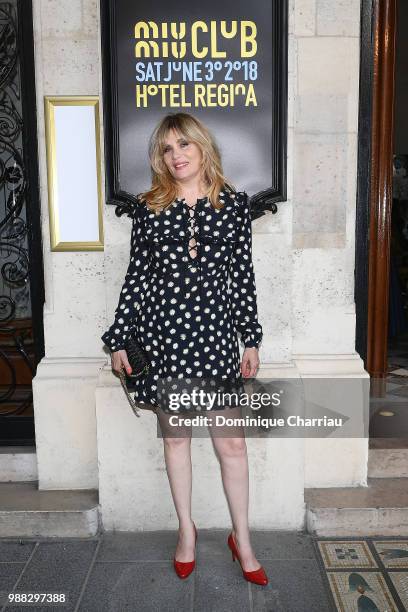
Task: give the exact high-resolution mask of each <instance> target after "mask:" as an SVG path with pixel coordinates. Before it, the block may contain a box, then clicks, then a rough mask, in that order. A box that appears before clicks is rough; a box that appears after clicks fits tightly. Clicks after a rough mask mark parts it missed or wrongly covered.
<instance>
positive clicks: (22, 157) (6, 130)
mask: <svg viewBox="0 0 408 612" xmlns="http://www.w3.org/2000/svg"><path fill="white" fill-rule="evenodd" d="M34 77H35V72H34V45H33V26H32V5H31V0H8V1H7V2H4V1H2V0H0V445H3V446H4V445H11V444H13V445H26V444H33V443H34V416H33V402H32V378H33V376H34V375H35V373H36V367H37V364H38V362H39V361H40V359H41V358H42V357H43V355H44V334H43V314H42V309H43V304H44V277H43V261H42V246H41V227H40V205H39V188H38V157H37V117H36V99H35V78H34Z"/></svg>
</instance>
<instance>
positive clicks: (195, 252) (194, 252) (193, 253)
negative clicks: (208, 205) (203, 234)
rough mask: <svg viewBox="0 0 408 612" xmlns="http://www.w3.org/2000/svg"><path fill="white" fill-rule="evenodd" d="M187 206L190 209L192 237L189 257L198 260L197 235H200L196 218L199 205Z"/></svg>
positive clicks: (190, 234) (189, 221)
mask: <svg viewBox="0 0 408 612" xmlns="http://www.w3.org/2000/svg"><path fill="white" fill-rule="evenodd" d="M186 206H187V208H188V213H189V218H188V231H189V236H190V240H189V242H188V255H189V257H190V258H191V259H196V257H197V256H198V247H197V235H198V233H199V232H198V223H197V216H196V207H197V204H193V205H192V206H190V204H187V203H186Z"/></svg>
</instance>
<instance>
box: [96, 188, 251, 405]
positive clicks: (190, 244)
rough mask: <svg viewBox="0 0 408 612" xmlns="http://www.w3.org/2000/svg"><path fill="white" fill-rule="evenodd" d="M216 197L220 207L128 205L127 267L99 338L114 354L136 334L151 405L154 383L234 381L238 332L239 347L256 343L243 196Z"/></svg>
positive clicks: (140, 388)
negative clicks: (157, 208) (108, 322)
mask: <svg viewBox="0 0 408 612" xmlns="http://www.w3.org/2000/svg"><path fill="white" fill-rule="evenodd" d="M220 199H221V201H222V202H224V207H223V208H222V209H221V210H216V209H215V208H214V207H213V206H212V204H211V202H210V201H209V200H208V198H207V197H205V198H201V199H198V200H197V202H196V204H195V205H193V206H192V205H191V204H187V202H186V201H185V199H184V198H182V199H180V198H177V199H176V200H175V201H174V202H172V204H171V205H170V206H169V207H168V208H167V210H165V211H163V212H161V213H160V214H156V213H154V212H152V211H150V210H149V209H148V207H147V205H146V202H139V203H138V204H137V205H135V206H134V210H133V215H132V233H131V248H130V261H129V266H128V270H127V272H126V276H125V281H124V283H123V286H122V290H121V293H120V296H119V303H118V306H117V308H116V311H115V319H114V322H113V324H112V325H111V326H110V328H109V329H108V330H107V331H106V332H105V333H104V334H103V335H102V340H103V342H104V343H105V344H106V345H107V346H108V348H109V349H110V350H111V351H117V350H120V349H123V348H124V346H125V341H126V338H127V337H128V335H129V334H130V333H133V332H135V337H136V339H137V341H138V342H140V344H141V345H142V346H143V347H144V349H145V350H146V352H147V353H148V355H149V358H150V362H151V368H150V371H149V374H148V375H147V376H142V377H139V378H138V379H136V381H135V383H134V385H135V389H134V390H135V399H137V400H138V401H140V402H142V403H143V402H145V401H146V402H149V403H152V404H157V387H158V381H159V380H160V379H165V380H171V379H173V378H181V379H182V378H186V377H194V378H211V377H214V378H217V379H219V378H221V379H229V380H238V379H240V378H241V374H240V356H239V345H238V336H237V332H239V333H240V335H241V340H242V342H243V344H244V346H245V347H257V346H258V345H259V343H260V342H261V340H262V327H261V325H260V323H259V321H258V313H257V293H256V286H255V276H254V269H253V263H252V227H251V217H250V207H249V201H248V196H247V194H246V193H245V192H233V191H228V190H227V189H226V188H224V190H223V191H221V192H220Z"/></svg>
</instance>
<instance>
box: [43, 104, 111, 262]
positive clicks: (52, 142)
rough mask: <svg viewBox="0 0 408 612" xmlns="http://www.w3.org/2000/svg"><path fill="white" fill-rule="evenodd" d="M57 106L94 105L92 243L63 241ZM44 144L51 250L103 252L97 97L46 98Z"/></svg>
mask: <svg viewBox="0 0 408 612" xmlns="http://www.w3.org/2000/svg"><path fill="white" fill-rule="evenodd" d="M56 106H93V107H94V117H95V143H96V156H95V164H96V179H97V194H98V226H99V239H98V240H94V241H89V242H62V241H61V239H60V221H59V216H58V207H57V205H56V204H57V185H58V176H57V163H56V162H57V160H56V133H55V116H54V108H55V107H56ZM44 113H45V142H46V153H47V178H48V210H49V216H50V238H51V251H103V248H104V233H103V213H102V171H101V143H100V113H99V97H98V96H44Z"/></svg>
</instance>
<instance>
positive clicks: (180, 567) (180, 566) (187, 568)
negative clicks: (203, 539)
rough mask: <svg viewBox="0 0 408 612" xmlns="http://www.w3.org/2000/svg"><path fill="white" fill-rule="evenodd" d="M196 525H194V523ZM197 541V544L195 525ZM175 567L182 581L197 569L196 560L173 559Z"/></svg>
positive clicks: (195, 531)
mask: <svg viewBox="0 0 408 612" xmlns="http://www.w3.org/2000/svg"><path fill="white" fill-rule="evenodd" d="M193 524H194V523H193ZM194 533H195V541H196V544H197V529H196V526H195V524H194ZM173 565H174V569H175V572H176V574H177V576H178V577H179V578H181V579H184V578H188V576H189V575H190V574H191V572H192V571H193V570H194V568H195V559H193V560H192V561H177V559H176V557H174V559H173Z"/></svg>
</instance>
